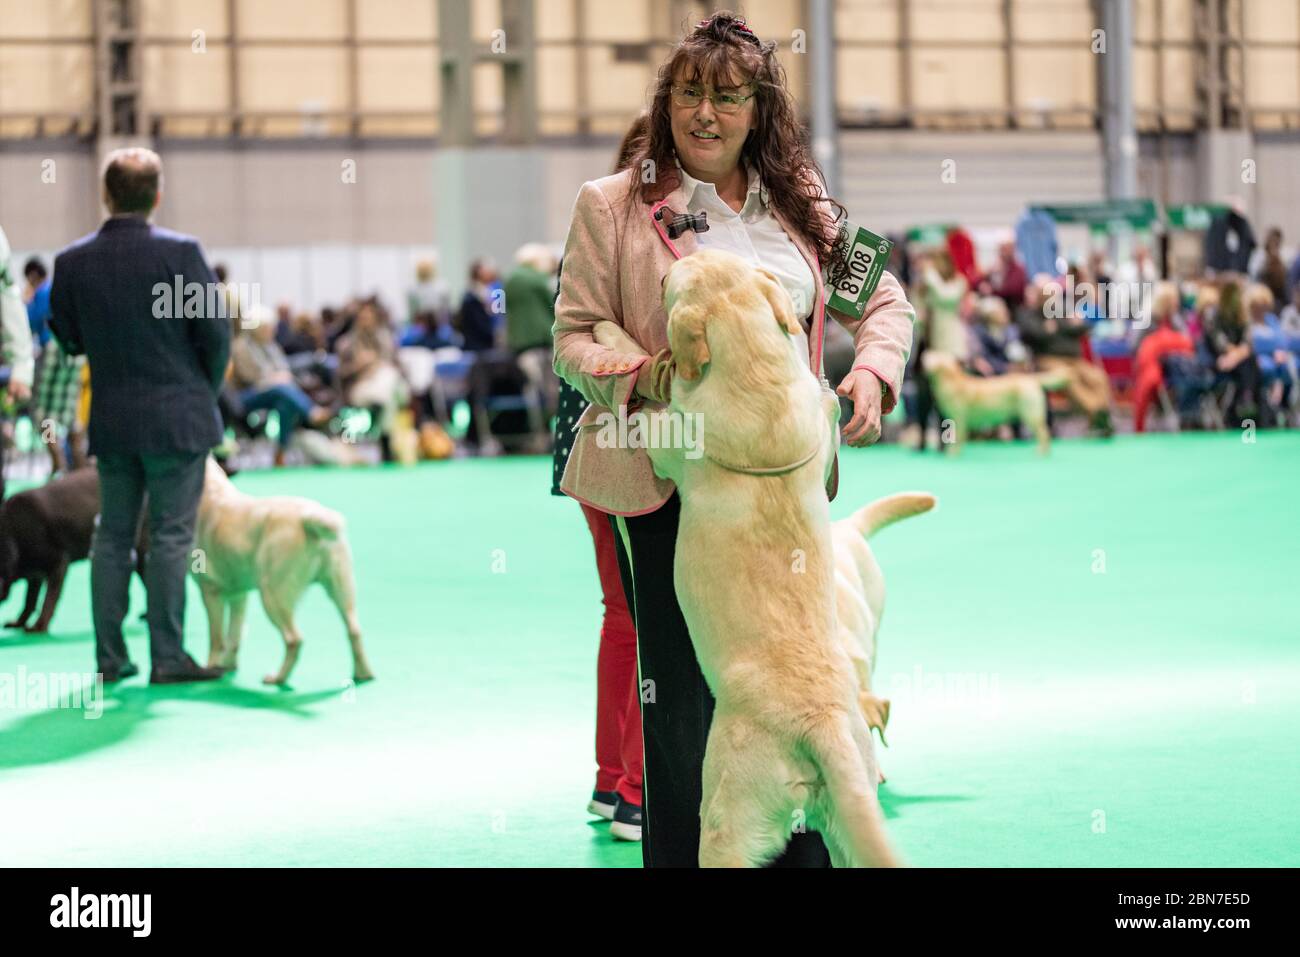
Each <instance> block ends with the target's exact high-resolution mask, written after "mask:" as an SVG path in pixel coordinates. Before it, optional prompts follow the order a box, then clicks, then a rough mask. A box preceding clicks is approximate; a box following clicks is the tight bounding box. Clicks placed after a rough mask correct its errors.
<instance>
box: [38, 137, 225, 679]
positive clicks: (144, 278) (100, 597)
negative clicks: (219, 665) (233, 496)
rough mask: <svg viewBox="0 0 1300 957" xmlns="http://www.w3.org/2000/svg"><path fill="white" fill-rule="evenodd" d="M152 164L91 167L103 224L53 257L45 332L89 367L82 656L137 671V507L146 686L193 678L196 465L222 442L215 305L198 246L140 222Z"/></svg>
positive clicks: (219, 329)
mask: <svg viewBox="0 0 1300 957" xmlns="http://www.w3.org/2000/svg"><path fill="white" fill-rule="evenodd" d="M161 187H162V161H161V160H160V159H159V158H158V156H157V154H156V153H153V152H152V151H150V150H145V149H126V150H118V151H116V152H114V153H113V154H111V155H110V156H109V158H108V161H107V163H106V164H105V167H104V205H105V206H106V207H107V208H108V212H109V218H108V219H107V220H105V222H104V224H103V225H102V226H101V227H100V229H99V231H98V232H96V233H92V234H91V235H89V236H86V237H85V238H83V239H80V240H78V241H77V242H75V243H73V244H72V245H71V246H69V247H68V248H67V249H65V250H64V251H63V252H61V253H60V254H59V256H58V258H57V259H56V260H55V262H54V286H53V289H52V290H51V295H50V308H51V318H50V328H51V330H52V331H53V333H54V335H55V336H56V337H57V338H58V340H59V342H60V343H61V344H62V346H63V348H64V349H66V350H67V351H68V352H69V353H71V354H73V355H81V354H83V353H84V354H85V355H86V356H87V357H88V360H89V365H90V387H91V401H90V453H91V454H92V455H94V456H96V457H97V462H98V468H99V483H100V501H101V504H100V515H99V522H98V525H97V526H96V529H95V537H94V541H93V544H92V551H91V566H90V583H91V606H92V609H93V616H94V620H95V653H96V656H97V657H98V659H99V670H100V671H101V672H102V673H103V675H104V680H105V681H116V680H119V679H121V678H128V677H131V676H132V675H134V674H137V673H138V669H137V668H136V666H135V665H134V664H132V663H131V661H130V659H129V658H128V656H127V649H126V643H125V642H124V641H123V639H122V621H123V619H124V618H125V617H126V613H127V608H128V591H129V585H130V580H131V568H132V561H131V550H132V547H133V543H134V540H135V535H136V529H137V527H138V523H139V519H140V511H141V507H142V502H143V500H144V497H145V494H146V493H148V508H149V556H148V560H147V565H146V572H145V587H146V589H147V590H148V593H149V609H148V613H147V616H146V617H147V619H148V622H149V651H150V656H151V658H152V663H153V670H152V673H151V681H152V682H153V683H154V684H170V683H175V682H181V681H206V680H211V679H214V678H218V677H220V676H221V671H220V669H216V668H202V667H200V666H199V665H198V664H196V663H195V661H194V660H193V659H192V658H190V656H189V655H187V654H186V653H185V650H184V648H183V647H182V641H183V638H184V621H185V577H186V574H187V571H188V565H189V562H190V560H191V555H190V551H191V549H192V548H193V547H194V525H195V520H196V517H197V513H198V504H199V497H200V495H201V494H202V492H203V471H204V461H205V459H206V457H207V455H208V452H209V451H210V450H211V449H212V447H213V446H214V445H217V444H219V443H220V442H221V439H222V428H221V419H220V416H219V414H218V412H217V393H218V392H219V391H220V388H221V382H222V379H223V378H224V376H225V371H226V363H227V360H228V358H229V355H230V321H229V320H228V319H226V318H223V317H222V315H221V312H222V311H223V309H224V301H225V297H224V296H222V295H220V294H219V293H218V294H213V293H212V291H213V290H214V289H216V286H215V284H216V278H215V277H214V276H213V274H212V272H211V270H210V269H209V268H208V264H207V262H206V261H205V260H204V258H203V250H202V249H201V248H200V247H199V243H198V241H197V240H195V239H193V238H192V237H189V236H182V235H180V234H178V233H173V232H169V231H168V230H165V229H159V228H157V227H156V226H153V225H151V224H150V223H149V217H150V216H151V215H152V213H153V211H154V210H155V209H156V208H157V206H158V202H159V199H160V198H161V196H162V188H161Z"/></svg>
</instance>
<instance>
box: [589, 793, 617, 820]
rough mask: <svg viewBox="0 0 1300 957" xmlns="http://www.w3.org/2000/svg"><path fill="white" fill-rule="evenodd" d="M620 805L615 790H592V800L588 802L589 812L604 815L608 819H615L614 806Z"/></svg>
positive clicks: (597, 815) (598, 815) (599, 815)
mask: <svg viewBox="0 0 1300 957" xmlns="http://www.w3.org/2000/svg"><path fill="white" fill-rule="evenodd" d="M617 805H618V795H617V794H615V793H614V792H613V791H592V792H591V800H590V801H588V802H587V813H588V814H594V815H596V817H603V818H604V819H605V820H606V821H612V820H614V808H615V807H616V806H617Z"/></svg>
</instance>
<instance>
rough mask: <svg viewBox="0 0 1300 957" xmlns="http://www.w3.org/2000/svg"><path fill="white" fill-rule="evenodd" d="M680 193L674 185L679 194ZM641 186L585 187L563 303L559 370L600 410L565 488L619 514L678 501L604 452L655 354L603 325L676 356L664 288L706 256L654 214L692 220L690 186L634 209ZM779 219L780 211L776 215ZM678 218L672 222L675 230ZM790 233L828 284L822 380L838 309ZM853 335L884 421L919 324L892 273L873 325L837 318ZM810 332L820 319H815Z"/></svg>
mask: <svg viewBox="0 0 1300 957" xmlns="http://www.w3.org/2000/svg"><path fill="white" fill-rule="evenodd" d="M667 185H669V186H673V185H674V184H672V183H670V184H667ZM635 186H636V170H635V169H629V170H625V171H623V172H621V173H615V174H614V175H612V176H605V177H603V178H601V179H597V180H592V181H591V182H588V183H584V184H583V185H582V189H581V190H579V192H578V199H577V202H576V203H575V204H574V207H573V219H572V222H571V223H570V224H569V236H568V239H567V240H566V241H565V245H564V265H563V271H562V273H561V276H560V295H559V298H558V299H557V300H556V304H555V326H554V328H553V333H554V336H555V371H556V373H557V374H558V375H559V376H560V377H561V378H562V379H564V380H565V381H566V382H568V383H569V384H570V385H572V386H573V387H574V388H575V389H577V390H578V391H579V392H581V393H582V394H583V396H585V397H586V398H587V400H588V401H590V402H591V406H590V407H589V408H588V409H587V411H586V412H585V413H583V415H582V417H581V418H580V419H579V420H578V421H577V423H576V424H575V426H574V428H575V429H576V431H577V435H576V437H575V439H574V443H573V451H572V452H570V454H569V461H568V464H567V465H566V467H565V470H564V478H563V479H562V480H561V482H560V489H561V490H562V491H563V492H564V493H565V494H566V495H569V496H571V497H572V498H576V499H577V500H578V501H580V502H584V503H586V504H588V505H591V506H594V507H595V508H597V509H599V510H601V511H604V512H611V513H613V514H616V515H644V514H646V513H647V512H653V511H654V510H655V509H657V508H659V507H660V506H661V505H663V504H664V502H666V501H667V500H668V499H669V497H670V496H671V495H672V493H673V489H674V486H673V483H672V482H669V481H667V480H666V479H661V478H658V477H656V476H655V474H654V469H653V467H652V466H651V464H650V456H649V455H648V454H647V453H646V451H645V449H619V448H601V447H600V446H599V445H598V444H597V439H596V435H597V432H598V430H599V427H600V423H599V422H597V421H596V420H597V419H598V417H599V416H600V415H601V413H605V412H610V411H611V410H612V411H614V412H615V413H617V410H618V408H619V407H620V406H631V407H635V406H637V405H638V404H639V402H640V397H639V396H634V395H633V391H632V390H633V386H634V385H635V383H636V378H637V374H638V373H639V372H640V369H641V367H642V366H643V365H644V364H645V363H646V362H647V361H649V359H648V357H646V356H638V355H628V354H624V353H619V352H615V351H614V350H612V349H608V348H606V347H605V346H602V345H600V344H598V343H597V342H596V341H595V339H594V338H593V337H592V327H593V326H594V325H595V324H596V323H597V322H599V321H600V320H602V319H612V320H613V321H614V322H617V323H618V324H619V325H621V326H623V328H624V329H625V330H627V333H628V335H630V336H631V337H632V338H633V339H634V340H635V341H636V342H637V343H639V344H640V345H641V346H642V347H643V348H644V349H645V350H646V351H647V352H648V353H650V354H651V355H653V354H654V353H656V352H658V351H659V350H660V349H666V348H668V316H667V314H666V313H665V312H664V308H663V301H662V297H663V291H662V288H661V284H662V282H663V279H664V276H665V275H666V274H667V272H668V267H669V266H671V265H672V263H673V261H674V260H675V259H679V258H681V257H683V256H689V255H690V254H691V253H693V252H695V250H696V240H695V234H694V233H693V232H689V231H688V232H686V233H684V234H683V235H681V236H679V237H678V238H677V239H675V240H670V239H669V238H668V233H667V231H666V230H665V228H664V224H663V223H661V222H658V221H656V220H655V219H654V213H655V211H656V210H658V209H659V208H660V207H661V206H666V207H668V209H671V210H672V211H673V212H676V213H683V212H685V211H686V197H685V193H684V191H683V190H682V189H681V188H680V186H676V188H673V189H671V191H670V192H668V193H667V195H666V196H665V198H663V199H661V200H659V201H658V202H655V203H644V202H642V201H641V200H640V199H639V198H638V197H632V200H631V203H630V204H629V203H628V202H627V199H628V194H629V192H630V191H632V190H633V189H634V188H635ZM774 212H775V211H774ZM669 218H671V217H670V216H669V215H668V214H665V221H667V219H669ZM777 221H778V222H780V224H781V226H782V228H784V229H785V231H786V234H787V235H789V236H790V238H791V239H792V240H793V241H794V244H795V246H796V247H797V248H798V249H799V252H800V253H801V254H802V255H803V257H804V259H805V260H807V262H808V265H809V266H810V267H812V271H813V274H814V275H815V276H816V294H815V296H814V299H815V301H816V303H817V306H816V308H815V310H814V314H813V316H812V320H811V323H809V324H808V325H810V326H811V328H808V326H807V325H806V326H805V328H806V329H807V331H808V347H809V365H810V366H811V368H812V370H813V372H814V373H815V374H817V375H820V374H821V355H822V340H823V338H824V332H825V322H826V311H827V310H826V306H825V302H824V294H823V293H824V290H823V286H822V279H821V266H820V264H819V262H818V260H817V256H816V254H815V253H814V252H813V251H812V250H811V249H810V248H809V247H808V245H807V244H806V243H805V242H804V241H803V239H802V238H801V237H800V236H799V235H798V234H797V233H796V232H795V231H794V230H792V229H791V228H790V226H789V224H787V223H786V222H785V221H784V220H782V219H781V218H780V216H779V215H778V217H777ZM830 312H831V315H833V316H834V317H835V319H836V320H837V321H838V322H839V323H840V324H841V325H842V326H844V328H845V329H847V330H848V331H849V333H850V334H852V336H853V340H854V342H855V344H856V356H855V359H854V368H855V369H857V368H861V369H869V370H870V371H871V372H873V373H875V374H876V376H877V377H878V378H879V379H880V380H881V381H882V382H883V383H885V384H886V386H888V394H887V395H886V396H885V400H884V406H883V408H884V411H885V412H888V411H889V410H890V409H892V408H893V407H894V405H895V403H896V402H897V401H898V390H899V387H900V386H901V384H902V381H903V368H904V366H906V365H907V357H908V353H909V351H910V350H911V347H912V322H913V318H914V314H913V311H912V307H911V305H910V304H909V303H908V301H907V296H906V295H905V294H904V292H903V289H902V287H901V286H900V285H899V283H898V280H896V279H895V278H894V277H893V276H892V275H891V274H889V273H888V272H886V273H885V274H884V276H883V278H882V279H881V280H880V285H879V286H878V287H877V288H876V291H875V293H873V294H872V296H871V299H870V300H869V301H868V302H867V308H866V311H865V312H864V313H863V317H862V318H861V319H855V318H853V317H851V316H846V315H843V314H841V313H839V312H836V311H835V310H830ZM803 321H804V322H805V323H808V320H806V319H805V320H803Z"/></svg>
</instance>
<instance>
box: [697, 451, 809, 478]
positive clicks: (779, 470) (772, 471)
mask: <svg viewBox="0 0 1300 957" xmlns="http://www.w3.org/2000/svg"><path fill="white" fill-rule="evenodd" d="M820 449H821V446H820V445H814V446H813V447H812V451H811V452H809V453H808V454H807V455H805V456H804V457H803V458H801V459H800V460H799V461H797V462H791V463H790V464H789V465H774V466H770V467H759V466H754V465H732V464H731V463H729V462H724V461H722V460H721V459H720V458H718V457H717V456H716V455H710V454H709V453H708V452H705V453H704V457H705V458H706V459H708V460H709V461H710V462H712V463H713V464H714V465H717V466H720V467H721V468H724V469H726V470H727V471H728V472H740V473H741V474H743V475H785V474H786V473H787V472H793V471H794V470H795V469H797V468H801V467H803V466H805V465H807V464H808V463H809V462H811V461H812V460H813V456H815V455H816V454H817V452H818V451H819V450H820Z"/></svg>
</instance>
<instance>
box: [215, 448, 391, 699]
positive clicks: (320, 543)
mask: <svg viewBox="0 0 1300 957" xmlns="http://www.w3.org/2000/svg"><path fill="white" fill-rule="evenodd" d="M195 545H196V546H197V554H196V556H195V561H194V563H193V564H192V566H191V570H192V572H193V574H194V578H195V580H196V581H197V582H198V584H199V591H200V592H201V593H202V595H203V606H204V608H205V609H206V610H207V613H208V635H209V653H208V667H210V668H216V667H221V668H226V669H228V670H233V669H234V667H235V663H236V657H237V655H238V654H239V640H240V637H241V635H242V632H243V626H244V610H245V606H246V604H247V601H248V593H249V592H250V591H257V592H258V593H259V594H260V595H261V598H262V607H263V608H264V609H265V610H266V616H267V617H268V618H270V619H271V623H272V624H273V625H275V627H276V628H277V629H279V631H280V635H281V637H282V638H283V639H284V661H283V662H282V663H281V665H280V670H279V671H277V672H275V673H274V674H270V675H267V676H266V677H265V678H264V679H262V680H263V681H264V682H265V683H266V684H274V685H282V684H284V683H285V682H286V681H288V680H289V673H290V672H291V671H292V670H293V666H294V664H295V663H297V661H298V653H299V651H301V649H302V633H301V632H299V631H298V627H297V625H296V624H295V623H294V620H293V612H294V608H295V607H296V606H297V604H298V600H299V599H300V598H301V597H302V594H303V592H304V591H306V590H307V588H308V586H310V585H311V584H312V583H313V582H319V583H320V584H321V585H323V586H324V588H325V591H326V592H327V593H328V594H329V596H330V600H331V601H333V603H334V605H335V607H336V608H338V610H339V614H340V615H341V616H342V618H343V623H344V625H345V626H346V628H347V633H348V641H349V643H350V645H351V649H352V669H353V678H354V680H356V681H369V680H370V679H371V678H373V677H374V672H373V671H371V669H370V662H369V661H367V660H366V652H365V649H364V648H363V647H362V645H361V625H360V624H359V623H358V621H357V610H356V587H355V585H354V583H353V580H352V551H351V549H350V548H349V547H348V541H347V537H346V534H345V530H344V524H343V516H342V515H340V514H339V513H338V512H335V511H333V510H332V509H328V508H325V506H323V505H320V504H319V503H317V502H313V501H311V500H310V499H306V498H300V497H297V496H287V495H282V496H276V497H273V498H272V497H268V498H254V497H252V496H251V495H245V494H244V493H243V492H241V491H240V490H239V489H237V488H236V487H235V484H234V483H233V482H231V481H230V479H229V478H228V477H227V476H226V473H225V472H223V471H222V470H221V466H219V465H218V464H217V463H216V460H215V459H213V458H212V457H211V456H209V457H208V465H207V472H206V473H205V474H204V477H203V497H202V498H201V499H200V500H199V516H198V525H197V528H196V531H195ZM227 613H229V614H227Z"/></svg>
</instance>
